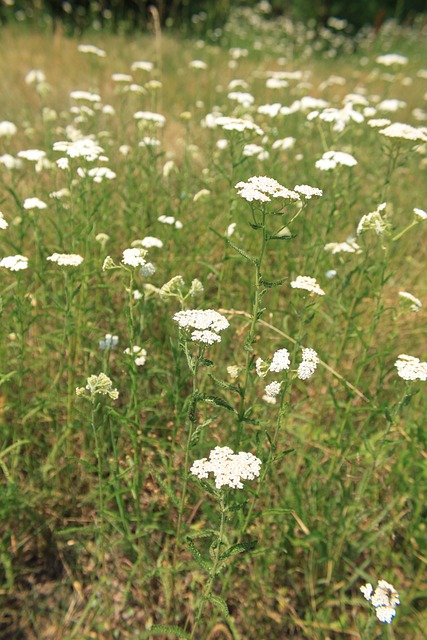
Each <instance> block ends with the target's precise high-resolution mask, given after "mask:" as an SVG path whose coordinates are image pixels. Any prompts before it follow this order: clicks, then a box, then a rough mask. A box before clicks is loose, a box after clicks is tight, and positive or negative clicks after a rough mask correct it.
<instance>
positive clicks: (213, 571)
mask: <svg viewBox="0 0 427 640" xmlns="http://www.w3.org/2000/svg"><path fill="white" fill-rule="evenodd" d="M220 508H221V521H220V527H219V535H218V542H217V547H216V552H215V558H214V561H213V564H212V569H211V571H210V574H209V578H208V581H207V583H206V586H205V588H204V590H203V595H202V597H201V600H200V604H199V608H198V611H197V614H196V617H195V619H194V625H193V629H192V631H191V636H190V640H193V639H194V638H195V633H196V629H197V627H198V626H199V623H200V620H201V618H202V615H203V611H204V609H205V606H206V602H207V600H209V598H210V595H211V593H212V587H213V583H214V581H215V578H216V575H217V573H218V569H219V563H220V557H221V547H222V541H223V539H224V530H225V513H226V507H225V496H224V495H223V494H222V495H221V498H220Z"/></svg>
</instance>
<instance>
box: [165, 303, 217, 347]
mask: <svg viewBox="0 0 427 640" xmlns="http://www.w3.org/2000/svg"><path fill="white" fill-rule="evenodd" d="M173 319H174V320H175V322H177V323H178V324H179V326H180V327H181V328H182V329H187V330H191V329H194V331H192V333H191V339H192V340H193V341H194V342H203V343H204V344H213V343H214V342H221V337H220V336H219V335H218V333H219V332H220V331H223V330H224V329H226V328H227V327H228V326H229V322H228V320H227V318H225V317H224V316H222V315H221V314H220V313H218V312H217V311H213V310H212V309H206V310H205V311H203V310H201V309H189V310H186V311H178V312H177V313H175V315H174V316H173Z"/></svg>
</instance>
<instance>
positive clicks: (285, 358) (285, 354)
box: [270, 349, 291, 373]
mask: <svg viewBox="0 0 427 640" xmlns="http://www.w3.org/2000/svg"><path fill="white" fill-rule="evenodd" d="M290 363H291V361H290V356H289V351H288V350H287V349H279V350H278V351H276V352H275V353H274V355H273V360H272V361H271V364H270V371H275V372H276V373H279V372H280V371H285V370H286V369H289V365H290Z"/></svg>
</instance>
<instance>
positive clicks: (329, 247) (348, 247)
mask: <svg viewBox="0 0 427 640" xmlns="http://www.w3.org/2000/svg"><path fill="white" fill-rule="evenodd" d="M323 249H324V250H325V251H327V252H328V253H332V254H335V253H361V251H362V249H361V247H360V246H359V245H358V244H357V242H356V240H355V239H354V238H353V237H351V236H350V237H348V238H347V240H346V241H345V242H329V243H328V244H325V246H324V247H323Z"/></svg>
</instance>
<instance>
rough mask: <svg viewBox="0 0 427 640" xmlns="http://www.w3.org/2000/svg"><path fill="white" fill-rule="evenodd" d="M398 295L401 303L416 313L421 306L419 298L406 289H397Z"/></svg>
mask: <svg viewBox="0 0 427 640" xmlns="http://www.w3.org/2000/svg"><path fill="white" fill-rule="evenodd" d="M399 296H400V298H401V301H402V303H403V304H404V305H407V306H408V308H409V309H410V311H414V312H415V313H417V312H418V311H419V310H420V309H421V307H422V306H423V303H422V302H421V300H418V298H416V297H415V296H413V295H412V293H408V292H407V291H399Z"/></svg>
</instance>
